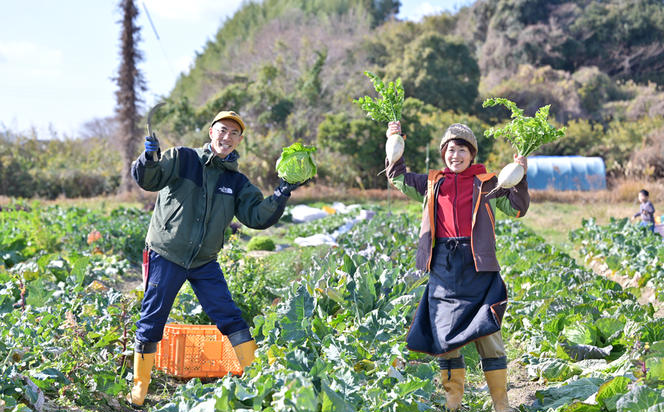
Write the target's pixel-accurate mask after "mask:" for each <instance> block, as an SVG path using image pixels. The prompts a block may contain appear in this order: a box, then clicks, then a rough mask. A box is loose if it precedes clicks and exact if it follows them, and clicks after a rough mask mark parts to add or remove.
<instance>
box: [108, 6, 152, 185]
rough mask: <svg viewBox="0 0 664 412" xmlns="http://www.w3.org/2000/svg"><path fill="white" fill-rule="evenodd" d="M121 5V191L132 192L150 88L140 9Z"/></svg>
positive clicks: (118, 96) (118, 111)
mask: <svg viewBox="0 0 664 412" xmlns="http://www.w3.org/2000/svg"><path fill="white" fill-rule="evenodd" d="M119 9H120V11H121V12H122V20H121V21H120V22H119V23H120V24H121V25H122V32H121V35H120V56H121V61H120V67H119V69H118V76H117V77H116V78H115V79H114V80H115V81H116V82H117V85H118V90H117V91H116V92H115V97H116V108H115V112H116V114H117V117H118V126H119V127H118V130H119V138H118V140H119V141H120V144H121V145H122V149H121V153H122V172H121V177H120V179H121V180H120V192H125V193H126V192H130V191H132V190H133V189H134V188H135V186H134V184H133V181H132V178H131V162H132V160H134V158H135V157H136V152H137V150H136V149H137V146H138V145H137V143H138V142H139V139H140V137H139V136H140V129H139V127H138V122H139V120H140V115H139V114H138V108H139V105H140V103H141V102H142V100H141V98H140V92H143V91H145V90H146V87H145V80H144V79H143V75H142V74H141V72H140V71H139V70H138V63H139V62H140V61H141V60H142V59H143V54H142V53H141V51H140V50H138V48H137V47H136V45H137V44H138V42H139V41H140V38H141V36H140V27H138V26H137V25H136V17H137V16H138V9H137V8H136V5H135V4H134V1H133V0H120V3H119Z"/></svg>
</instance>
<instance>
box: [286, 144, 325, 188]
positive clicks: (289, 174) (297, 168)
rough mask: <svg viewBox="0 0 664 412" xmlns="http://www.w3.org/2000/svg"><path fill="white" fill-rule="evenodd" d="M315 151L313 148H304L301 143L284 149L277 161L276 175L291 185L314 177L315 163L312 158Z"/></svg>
mask: <svg viewBox="0 0 664 412" xmlns="http://www.w3.org/2000/svg"><path fill="white" fill-rule="evenodd" d="M315 151H316V148H315V147H313V146H304V145H303V144H302V143H293V144H292V145H290V146H288V147H284V148H283V149H282V152H281V156H279V159H278V160H277V174H278V175H279V177H280V178H282V179H284V180H285V181H287V182H288V183H291V184H294V183H302V182H304V181H306V180H309V179H311V178H312V177H314V176H316V172H317V169H316V163H314V158H313V156H312V153H313V152H315Z"/></svg>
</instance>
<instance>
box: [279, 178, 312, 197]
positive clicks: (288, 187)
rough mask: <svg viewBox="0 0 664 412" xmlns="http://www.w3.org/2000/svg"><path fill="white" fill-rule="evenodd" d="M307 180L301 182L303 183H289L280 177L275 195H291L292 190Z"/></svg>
mask: <svg viewBox="0 0 664 412" xmlns="http://www.w3.org/2000/svg"><path fill="white" fill-rule="evenodd" d="M304 183H306V182H301V183H288V182H287V181H285V180H284V179H280V181H279V186H277V188H276V189H274V195H275V196H276V197H281V196H286V197H288V196H290V194H291V192H292V191H293V190H295V189H297V188H298V187H300V186H302V185H303V184H304Z"/></svg>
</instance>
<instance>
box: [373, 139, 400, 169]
mask: <svg viewBox="0 0 664 412" xmlns="http://www.w3.org/2000/svg"><path fill="white" fill-rule="evenodd" d="M405 147H406V143H405V142H404V140H403V137H401V135H399V134H391V135H390V136H389V137H388V138H387V140H386V141H385V156H386V157H387V161H388V164H390V165H391V164H393V163H394V162H396V161H397V160H399V159H401V156H403V149H404V148H405ZM385 171H387V168H385V169H383V170H381V171H380V172H378V174H377V175H376V176H378V175H380V174H381V173H383V172H385Z"/></svg>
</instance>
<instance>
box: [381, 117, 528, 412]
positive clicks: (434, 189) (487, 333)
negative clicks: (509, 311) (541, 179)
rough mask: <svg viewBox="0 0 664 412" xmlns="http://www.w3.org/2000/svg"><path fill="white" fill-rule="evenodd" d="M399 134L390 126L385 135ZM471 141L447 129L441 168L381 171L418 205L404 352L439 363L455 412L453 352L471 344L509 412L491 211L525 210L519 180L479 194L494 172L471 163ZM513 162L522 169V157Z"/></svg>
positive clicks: (459, 392)
mask: <svg viewBox="0 0 664 412" xmlns="http://www.w3.org/2000/svg"><path fill="white" fill-rule="evenodd" d="M395 133H401V125H400V123H399V122H390V123H389V125H388V129H387V133H386V135H387V136H388V137H389V136H390V135H392V134H395ZM477 150H478V147H477V138H476V137H475V134H474V133H473V131H472V130H471V129H470V128H469V127H468V126H466V125H463V124H458V123H456V124H453V125H451V126H450V127H449V128H448V129H447V130H446V131H445V134H444V135H443V137H442V139H441V141H440V156H441V157H442V159H443V162H444V163H445V164H446V165H447V167H446V168H445V169H444V170H432V171H430V172H429V174H428V175H427V174H417V173H411V172H408V171H407V169H406V164H405V162H404V160H403V157H402V158H400V159H399V160H397V161H395V162H394V163H392V164H388V165H387V176H388V178H389V179H390V183H391V184H392V185H394V186H395V187H397V188H398V189H399V190H400V191H402V192H403V193H404V194H405V195H407V196H408V197H410V198H412V199H413V200H416V201H418V202H422V201H424V202H425V206H424V207H423V212H422V213H423V216H422V223H421V227H420V232H419V233H420V239H419V245H418V247H417V256H416V263H415V265H416V267H417V268H418V269H420V270H421V271H423V272H428V273H429V283H428V284H427V287H426V290H425V291H424V294H423V296H422V299H421V300H420V304H419V306H418V307H417V311H416V313H415V317H414V319H413V322H412V324H411V326H410V329H409V331H408V335H407V337H406V343H407V347H408V349H410V350H412V351H416V352H422V353H428V354H430V355H433V356H437V357H438V358H439V365H440V368H441V381H442V383H443V388H444V389H445V397H446V407H447V409H446V410H452V411H456V410H459V409H460V408H461V401H462V399H463V386H464V382H465V376H466V369H465V368H466V364H465V362H464V358H463V355H462V354H461V348H462V347H463V346H465V345H467V344H469V343H470V342H474V343H475V347H476V348H477V351H478V352H479V355H480V358H481V362H482V369H483V370H484V376H485V378H486V382H487V384H488V386H489V392H490V393H491V399H492V400H493V406H494V408H495V410H496V411H497V412H507V411H512V410H513V409H512V408H510V406H509V402H508V399H507V356H506V353H505V346H504V344H503V338H502V336H501V333H500V327H501V324H502V320H503V315H504V313H505V309H506V308H507V289H506V287H505V283H504V282H503V279H502V278H501V276H500V272H499V271H500V266H499V265H498V259H497V258H496V241H495V231H494V225H495V210H496V207H497V208H499V209H500V210H502V211H503V212H504V213H505V214H507V215H508V216H512V217H521V216H523V215H525V213H526V211H527V210H528V206H529V205H530V196H529V194H528V182H527V180H526V175H524V177H523V179H521V181H520V182H519V183H518V184H517V185H516V186H514V187H512V188H510V189H500V190H498V191H497V192H496V193H495V194H494V195H491V196H487V193H489V192H490V191H491V190H492V189H493V188H495V187H496V185H497V178H496V175H495V174H494V173H487V171H486V168H485V167H484V165H483V164H475V163H474V161H475V156H476V155H477ZM514 161H515V162H517V163H519V164H520V165H521V166H523V168H524V170H527V166H528V162H527V159H526V158H525V157H523V156H515V157H514Z"/></svg>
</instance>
